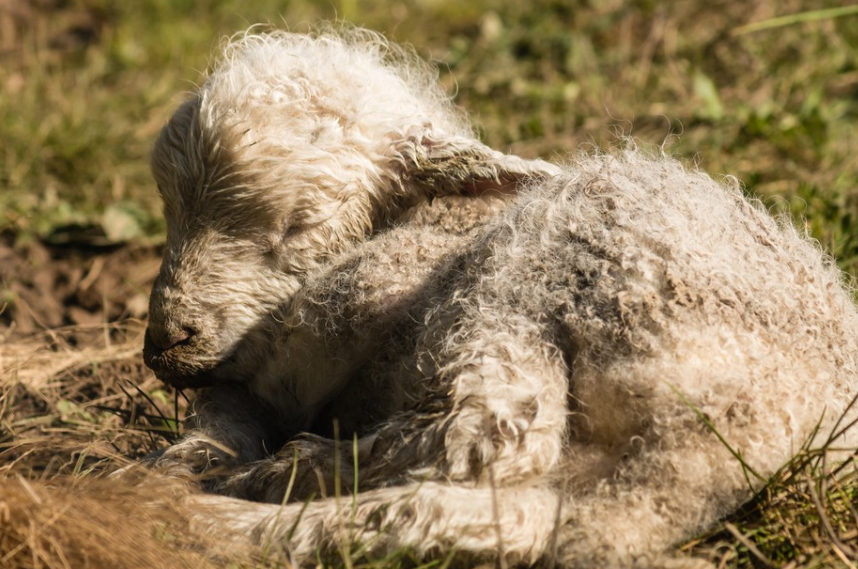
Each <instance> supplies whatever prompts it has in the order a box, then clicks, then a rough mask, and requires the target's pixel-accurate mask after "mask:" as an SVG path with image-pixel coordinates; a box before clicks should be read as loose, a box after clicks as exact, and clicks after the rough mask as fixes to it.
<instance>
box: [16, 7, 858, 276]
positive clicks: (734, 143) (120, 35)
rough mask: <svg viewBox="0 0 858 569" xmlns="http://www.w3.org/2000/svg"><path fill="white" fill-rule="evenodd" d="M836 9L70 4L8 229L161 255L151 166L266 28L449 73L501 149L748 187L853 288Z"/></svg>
mask: <svg viewBox="0 0 858 569" xmlns="http://www.w3.org/2000/svg"><path fill="white" fill-rule="evenodd" d="M20 1H21V2H24V0H20ZM36 6H38V4H36ZM832 7H835V8H836V7H838V4H836V3H834V2H824V1H816V2H804V1H800V0H789V1H786V2H780V3H778V4H777V9H776V10H775V9H774V8H771V9H767V8H759V9H757V10H756V11H754V9H752V8H750V7H748V6H747V5H746V4H745V3H742V2H704V1H698V2H694V1H689V2H675V3H659V2H654V1H651V0H637V1H628V2H620V1H617V0H609V1H606V2H586V1H583V0H578V1H574V0H564V1H561V0H532V1H530V2H521V1H519V0H473V1H471V2H467V3H463V2H452V1H444V0H437V1H430V0H402V1H399V2H392V3H390V2H380V1H368V0H334V1H332V2H313V1H311V0H294V1H291V2H289V1H287V2H284V1H282V0H281V1H274V0H252V1H241V2H239V1H238V0H221V1H217V0H207V1H201V2H196V1H193V2H192V1H189V0H181V1H170V0H150V1H147V2H123V3H119V2H110V1H108V0H67V1H66V2H63V3H61V9H60V10H58V11H57V10H56V9H54V10H52V11H50V12H48V11H45V12H44V13H40V12H38V11H36V12H35V13H34V15H32V16H30V17H29V18H28V19H26V20H24V21H19V22H18V24H19V29H18V32H17V33H16V34H13V35H12V36H11V37H7V38H6V39H5V40H4V42H3V44H2V45H3V48H4V49H3V50H2V52H0V53H2V60H0V61H2V65H0V124H2V125H3V136H2V138H0V188H2V191H0V228H5V229H11V230H12V231H14V232H16V233H17V234H19V235H22V236H31V237H32V236H49V235H50V234H51V233H52V232H54V231H55V230H56V229H57V228H58V227H61V226H63V225H66V224H93V225H95V226H96V227H100V228H101V229H102V230H104V231H105V232H106V233H107V234H108V238H109V239H112V240H114V241H122V240H126V239H140V238H143V237H154V238H158V236H159V234H160V232H161V231H162V230H163V225H162V222H161V220H160V215H159V212H158V203H157V198H156V195H155V191H154V188H153V184H152V182H151V180H150V179H149V175H148V167H147V158H148V152H149V148H150V146H151V144H152V141H153V139H154V137H155V135H156V133H157V131H158V129H159V128H160V126H161V125H162V124H163V122H164V121H165V120H166V118H167V117H168V116H169V113H170V111H171V109H172V108H173V107H174V106H175V105H176V104H177V102H178V101H179V100H180V99H181V96H182V93H183V92H186V91H188V90H190V89H192V88H193V85H194V84H195V83H196V82H198V81H199V80H200V79H201V77H202V72H203V71H204V69H205V68H206V65H207V63H208V61H209V59H210V56H211V54H212V53H213V51H214V49H215V48H216V46H217V45H218V43H219V42H220V41H221V38H222V37H224V36H225V35H230V34H232V33H235V32H236V31H239V30H242V29H244V28H246V27H247V26H248V24H250V23H257V22H271V23H273V24H275V25H281V26H288V27H291V28H293V29H297V30H301V29H306V27H307V25H308V23H311V22H314V21H316V20H318V19H320V18H327V19H332V18H339V19H343V20H347V21H350V22H353V23H356V24H361V25H366V26H368V27H372V28H374V29H378V30H380V31H382V32H384V33H386V34H387V35H388V36H389V37H391V38H393V39H395V40H397V41H400V42H407V43H411V44H413V45H414V46H415V47H416V49H417V50H418V52H420V53H421V54H422V55H424V56H425V57H427V58H429V59H431V60H433V61H435V62H437V63H438V65H439V67H440V70H441V75H442V80H443V82H444V83H445V85H447V86H448V87H449V88H450V89H451V91H455V92H457V101H458V102H459V103H461V104H462V105H464V106H465V107H466V108H467V109H468V110H469V111H470V112H471V113H472V115H473V116H474V118H475V122H476V124H477V125H479V127H480V129H481V132H482V134H483V136H484V138H485V139H486V141H487V142H488V143H490V144H492V145H494V146H497V147H500V148H506V149H510V150H512V151H515V152H519V153H522V154H526V155H536V154H541V155H545V156H547V157H553V158H560V159H562V157H563V156H564V155H567V154H568V153H569V152H575V151H578V150H579V149H582V148H584V149H586V148H592V147H594V146H595V147H604V146H609V145H611V144H612V143H614V142H615V141H616V137H617V135H618V134H631V135H633V136H636V137H639V138H640V139H642V140H644V141H647V142H649V143H655V144H661V143H666V144H667V146H668V147H669V150H670V152H672V153H674V154H676V155H679V156H681V157H684V158H686V159H689V160H694V161H697V162H699V163H700V165H701V166H702V167H703V168H704V169H706V170H708V171H710V172H711V173H713V174H714V175H716V176H718V175H722V174H733V175H736V176H738V177H739V178H740V179H741V180H742V181H743V182H744V183H745V184H746V186H747V189H748V191H749V192H750V193H752V194H754V195H758V196H760V197H761V198H763V199H764V200H765V201H766V203H767V205H769V206H770V207H772V208H773V209H775V210H777V211H783V212H788V213H790V214H791V215H793V216H794V217H795V218H796V219H797V220H799V223H802V224H803V223H806V225H807V227H808V229H809V230H810V232H811V234H812V235H813V236H815V237H816V238H817V239H819V241H820V243H821V244H822V246H823V247H824V248H825V249H826V250H827V251H829V252H831V253H832V254H834V255H835V256H836V257H837V258H838V259H839V262H840V263H841V266H842V267H843V268H844V269H846V270H848V271H850V272H855V271H856V269H858V266H856V264H858V237H856V235H858V233H856V232H855V231H854V230H853V229H852V226H853V220H854V219H855V218H856V216H858V191H856V188H858V136H856V133H855V129H854V125H855V122H856V119H858V16H855V15H854V10H850V9H846V10H843V9H839V10H834V11H824V9H826V8H832ZM808 10H810V12H809V13H808V12H807V11H808ZM796 13H801V14H802V15H800V16H798V17H791V18H789V19H788V20H786V21H783V20H781V21H777V20H775V21H773V22H774V25H778V26H779V27H776V28H768V29H760V30H758V31H750V32H748V33H740V34H737V33H736V32H737V31H738V32H741V31H743V28H742V27H743V26H747V25H749V24H754V23H757V22H761V21H767V20H770V19H771V18H775V17H780V16H784V15H790V14H796ZM850 14H851V15H850ZM836 16H840V17H836ZM0 17H2V16H0ZM7 19H8V17H7ZM744 31H747V28H744Z"/></svg>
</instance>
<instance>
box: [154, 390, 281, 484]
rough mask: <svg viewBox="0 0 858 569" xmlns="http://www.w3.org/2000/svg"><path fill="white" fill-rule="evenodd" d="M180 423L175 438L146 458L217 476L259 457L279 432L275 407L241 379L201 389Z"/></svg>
mask: <svg viewBox="0 0 858 569" xmlns="http://www.w3.org/2000/svg"><path fill="white" fill-rule="evenodd" d="M184 426H185V431H186V434H185V436H184V437H183V438H182V439H181V440H180V441H179V442H178V443H176V444H174V445H173V446H171V447H168V448H166V449H165V450H164V451H163V452H162V453H160V454H159V455H157V456H153V457H151V458H149V459H147V460H146V461H145V462H148V463H150V464H152V465H154V466H155V467H156V468H158V469H160V470H163V471H165V472H166V473H168V474H173V475H184V476H187V475H190V476H194V477H199V476H203V477H206V476H216V475H217V474H219V473H222V472H224V471H225V470H227V469H231V468H234V467H236V466H238V465H242V464H246V463H249V462H253V461H256V460H260V459H262V458H263V457H265V456H266V455H267V454H268V453H269V452H271V451H272V450H273V449H276V448H279V447H280V445H282V442H283V438H284V435H283V433H282V426H281V425H278V421H277V414H276V412H275V411H274V410H273V409H272V408H271V407H270V406H268V405H267V404H266V403H265V402H263V401H260V400H259V399H258V398H256V397H255V396H254V395H253V394H252V393H250V392H249V391H248V390H247V389H246V388H245V387H244V386H242V385H218V386H214V387H209V388H206V389H203V390H200V392H199V394H198V397H197V399H196V400H195V401H194V403H193V406H192V408H191V411H190V413H189V414H188V416H187V417H186V419H185V425H184Z"/></svg>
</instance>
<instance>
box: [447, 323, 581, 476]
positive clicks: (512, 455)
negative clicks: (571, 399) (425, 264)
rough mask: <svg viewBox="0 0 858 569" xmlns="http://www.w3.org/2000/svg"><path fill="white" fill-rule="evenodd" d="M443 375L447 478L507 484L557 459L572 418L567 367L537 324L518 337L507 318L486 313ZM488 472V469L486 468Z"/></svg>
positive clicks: (543, 469) (524, 326)
mask: <svg viewBox="0 0 858 569" xmlns="http://www.w3.org/2000/svg"><path fill="white" fill-rule="evenodd" d="M480 316H481V318H486V322H484V323H482V324H476V325H473V326H471V327H470V328H471V329H470V330H469V331H468V333H467V336H466V337H467V341H466V342H462V343H461V344H457V345H456V346H455V349H454V351H453V352H452V353H450V354H448V358H449V359H448V360H447V361H448V362H449V363H447V365H446V366H444V367H443V368H442V369H441V371H440V376H441V377H442V378H448V380H449V382H450V387H449V393H450V397H451V400H452V401H451V402H452V410H451V411H452V412H451V415H450V421H449V425H448V427H447V431H446V435H445V441H444V446H445V448H446V458H445V461H446V468H445V469H446V471H447V476H449V477H450V478H451V479H453V480H470V479H477V480H482V481H483V482H495V483H509V482H515V481H519V480H526V479H527V478H529V477H531V476H539V475H541V474H544V473H546V472H548V471H549V470H551V468H552V467H553V466H554V465H556V464H557V461H558V460H559V459H560V456H561V453H562V448H563V441H564V440H565V437H566V425H567V417H568V413H569V410H568V407H567V405H568V375H569V374H568V368H567V367H566V365H565V364H564V360H563V357H562V356H561V355H560V354H559V351H558V349H557V348H556V347H554V346H553V345H550V344H549V343H547V342H545V341H544V340H543V339H542V338H541V334H540V330H539V329H538V328H537V327H536V326H535V325H533V324H532V323H523V324H521V325H520V326H519V327H518V329H516V330H515V333H514V334H513V333H512V332H511V331H510V330H508V329H507V326H508V325H509V324H510V323H509V322H508V321H507V319H506V318H504V317H502V316H499V317H497V318H492V317H491V316H492V315H491V314H481V315H480ZM489 467H490V468H489Z"/></svg>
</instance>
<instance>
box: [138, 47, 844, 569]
mask: <svg viewBox="0 0 858 569" xmlns="http://www.w3.org/2000/svg"><path fill="white" fill-rule="evenodd" d="M152 165H153V172H154V176H155V178H156V180H157V181H158V184H159V188H160V192H161V195H162V197H163V201H164V211H165V216H166V219H167V226H168V239H167V247H166V251H165V256H164V262H163V266H162V270H161V274H160V276H159V278H158V281H157V282H156V285H155V287H154V289H153V292H152V297H151V303H150V322H149V328H148V332H147V337H146V343H145V346H144V359H145V361H146V363H147V364H148V365H149V366H150V367H151V368H152V369H153V370H155V373H156V375H158V377H160V378H162V379H163V380H164V381H165V382H167V383H170V384H172V385H174V386H176V387H179V388H184V387H191V388H196V389H198V390H199V392H198V399H197V402H196V405H195V413H194V414H193V415H192V416H191V417H190V418H189V419H188V430H189V433H188V435H187V436H186V438H185V439H184V440H183V441H182V442H180V443H178V444H177V445H175V446H173V447H171V448H169V449H167V450H166V451H165V452H164V453H163V454H162V455H161V456H160V457H158V458H157V459H156V460H155V461H154V462H155V464H156V466H158V467H160V468H162V469H164V470H166V471H168V472H171V473H174V474H177V475H182V476H191V475H200V476H202V478H203V480H204V484H205V486H206V488H207V489H208V490H209V491H210V492H209V493H207V494H196V495H191V496H190V497H188V498H187V502H188V504H189V505H190V506H191V511H192V512H193V513H192V517H193V524H194V527H195V531H200V532H209V533H212V534H214V535H217V536H218V538H219V539H221V540H224V541H233V542H235V543H236V544H239V545H242V546H246V545H248V544H255V545H257V546H260V547H262V546H266V547H268V546H271V545H273V546H275V549H277V548H279V549H280V550H281V551H282V552H284V554H286V555H289V556H290V558H291V561H292V562H293V563H295V564H298V565H304V564H310V563H312V562H313V561H314V560H315V556H316V553H317V551H318V550H319V549H322V550H332V549H336V547H337V544H338V543H339V542H340V541H341V540H343V539H345V538H348V539H353V540H357V541H359V542H361V543H363V544H364V547H365V548H366V550H367V551H370V552H372V553H374V554H384V553H386V552H389V551H391V550H393V549H395V548H399V547H409V548H411V549H413V550H414V551H415V553H416V554H417V555H420V556H431V555H433V554H438V553H439V552H446V551H449V550H451V549H455V551H456V552H457V555H459V556H460V557H461V558H462V559H464V560H466V561H469V562H481V561H499V562H500V563H528V564H533V563H537V562H542V563H556V564H559V565H561V566H563V567H570V568H572V567H657V566H695V562H694V561H693V560H677V559H672V558H671V557H670V554H669V548H670V546H671V545H673V544H675V543H677V542H679V541H681V540H682V539H684V538H687V537H689V536H691V535H693V534H694V533H695V532H698V531H700V530H702V529H704V528H706V527H707V526H709V525H711V524H712V523H713V522H715V521H716V520H717V519H719V518H720V517H722V516H724V515H726V514H727V513H728V512H730V511H731V510H732V509H734V508H736V507H737V506H738V505H739V504H740V503H741V502H742V501H743V500H745V499H747V498H748V497H749V496H750V495H751V492H752V491H753V489H754V488H755V487H757V486H759V485H760V484H761V483H763V482H764V481H765V479H766V477H767V476H769V475H771V474H772V473H774V472H775V471H776V470H777V469H778V467H780V466H781V465H782V464H783V463H784V462H785V461H787V460H788V459H789V458H790V456H791V455H792V454H793V453H795V452H796V451H797V450H798V449H799V448H800V447H801V446H802V445H803V444H805V443H807V442H808V440H809V439H812V438H813V437H815V436H817V435H818V434H823V435H827V434H828V433H829V432H830V431H832V430H836V429H837V425H838V423H837V419H838V418H839V417H840V416H842V415H843V414H844V413H849V412H851V406H850V401H851V400H852V399H853V398H854V397H855V396H856V371H858V370H856V367H858V359H856V354H858V350H856V345H855V342H856V340H855V338H856V337H858V335H856V332H858V311H856V309H855V305H854V303H853V301H852V298H851V296H850V293H849V291H848V290H847V289H846V288H845V287H844V285H843V283H842V280H843V279H842V276H841V274H840V273H839V272H838V270H837V269H836V267H835V266H834V264H833V262H832V261H831V260H830V259H827V258H825V257H824V256H823V255H821V254H820V253H819V251H818V250H817V248H816V247H815V246H814V245H813V244H812V243H810V242H808V241H807V240H806V239H805V238H803V237H802V236H801V235H800V234H799V233H798V232H797V231H796V230H795V229H794V228H793V227H792V226H791V225H789V223H788V222H783V221H781V222H779V221H777V220H775V219H773V218H772V217H771V216H769V215H768V214H767V213H766V212H765V211H764V209H763V208H762V207H761V206H760V205H759V204H757V203H754V202H751V201H749V200H747V199H745V198H744V197H743V196H742V193H741V191H740V189H739V187H738V184H737V183H736V182H735V181H731V180H727V181H726V182H725V183H724V184H719V183H717V182H715V181H713V180H712V179H711V178H710V177H708V176H707V175H705V174H703V173H701V172H698V171H694V170H688V169H686V168H684V167H683V166H681V165H680V164H679V163H677V162H675V161H673V160H671V159H668V158H665V157H648V156H647V155H646V153H644V152H642V151H638V150H635V149H634V148H629V149H627V150H625V151H618V152H616V153H614V154H613V155H597V156H589V157H581V158H579V159H578V160H577V161H575V162H574V163H571V164H569V165H565V166H558V165H553V164H549V163H546V162H542V161H539V160H532V161H529V160H523V159H520V158H517V157H514V156H509V155H504V154H501V153H499V152H497V151H494V150H491V149H489V148H487V147H486V146H484V145H483V144H481V143H480V142H479V141H477V140H476V139H475V138H474V137H473V136H472V134H471V133H470V130H469V128H468V126H467V120H466V118H465V117H464V116H463V115H462V114H461V113H460V112H459V111H457V110H456V109H455V108H453V107H452V106H451V105H450V103H449V102H448V100H447V99H446V98H445V97H444V96H443V94H442V93H441V92H440V90H439V88H438V87H437V86H436V85H435V83H434V81H433V78H432V75H431V74H430V73H429V72H428V71H427V68H426V66H425V65H423V64H421V63H420V62H419V61H417V60H416V59H415V58H414V57H413V56H412V55H410V54H408V53H407V52H405V51H403V50H401V49H399V48H396V47H394V46H391V45H389V44H387V43H385V42H384V41H383V40H381V39H380V38H379V37H378V36H375V35H373V34H371V33H369V32H364V31H360V30H357V31H350V32H332V31H323V32H320V33H317V34H313V35H296V34H289V33H283V32H271V33H268V34H257V35H245V36H243V37H241V38H240V39H238V40H235V41H234V42H232V43H230V44H229V45H228V46H227V48H226V54H225V56H224V58H223V59H222V61H221V63H220V64H219V65H218V66H217V67H216V68H215V69H214V71H213V72H212V73H211V75H210V76H209V78H208V80H207V81H206V82H205V84H204V85H203V86H202V87H201V89H200V90H199V92H197V93H195V94H194V96H193V97H192V98H191V99H190V100H189V101H188V102H186V103H185V104H183V105H182V106H181V107H180V108H179V109H178V110H177V111H176V114H175V115H174V116H173V118H172V119H171V120H170V122H169V123H168V124H167V126H166V127H165V128H164V130H163V132H162V133H161V136H160V137H159V139H158V142H157V143H156V147H155V151H154V154H153V160H152ZM843 424H845V423H843ZM849 440H850V441H851V439H849ZM351 441H354V442H353V443H352V442H351ZM737 456H740V457H741V458H742V461H740V460H737V459H736V457H737ZM338 484H339V490H342V489H343V488H348V489H351V488H356V489H357V494H356V495H355V496H354V497H353V498H352V499H350V500H340V499H337V498H336V497H330V496H331V495H333V494H336V493H337V492H338V487H337V485H338ZM317 496H322V499H319V500H314V498H315V497H317ZM248 500H250V501H248ZM284 500H285V501H286V502H287V503H285V504H283V502H284ZM259 502H269V503H259Z"/></svg>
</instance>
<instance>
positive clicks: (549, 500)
mask: <svg viewBox="0 0 858 569" xmlns="http://www.w3.org/2000/svg"><path fill="white" fill-rule="evenodd" d="M188 499H189V500H190V502H191V505H190V508H189V511H191V512H193V516H194V521H193V523H194V524H195V526H196V527H195V529H197V530H199V531H203V532H206V533H210V534H214V535H216V536H218V537H219V538H220V539H224V540H228V539H233V540H235V541H236V542H237V543H242V544H247V542H248V541H250V542H252V545H255V546H258V547H261V548H264V549H265V550H267V551H277V550H280V551H283V552H285V553H287V554H288V555H289V556H290V557H291V559H292V562H293V563H294V564H295V565H296V566H301V565H308V564H311V563H314V562H315V557H316V553H317V551H319V550H322V551H323V552H333V551H342V550H343V549H342V547H343V546H344V545H345V546H346V547H348V546H349V545H350V544H359V547H360V549H357V551H361V552H365V553H367V554H370V555H383V554H385V553H390V552H392V551H396V550H399V549H402V548H411V549H412V550H413V551H414V553H416V554H417V555H418V556H426V555H431V554H432V553H435V554H438V553H439V552H440V553H441V554H443V552H447V551H451V550H453V549H454V548H455V550H456V551H457V552H460V554H462V555H465V556H467V557H468V558H472V559H474V560H477V559H479V560H491V559H497V558H502V559H503V560H504V561H506V562H508V563H519V562H523V563H528V564H530V563H534V562H536V561H537V560H538V559H540V558H542V557H543V556H545V555H546V553H547V552H548V551H549V550H550V548H551V547H552V543H553V537H554V527H555V521H556V519H557V513H558V509H557V508H558V498H557V494H556V492H555V491H554V490H553V489H550V488H547V487H543V486H522V487H511V488H498V489H496V490H495V489H491V488H466V487H458V486H452V485H448V484H443V483H436V482H425V483H411V484H408V485H405V486H399V487H395V488H383V489H378V490H373V491H370V492H366V493H361V494H358V495H357V496H356V497H343V498H339V499H333V498H331V499H327V500H323V501H319V502H310V503H308V504H289V505H286V506H277V505H272V504H256V503H252V502H245V501H240V500H235V499H232V498H226V497H223V496H213V495H196V496H192V497H190V498H188ZM353 551H355V550H353Z"/></svg>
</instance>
